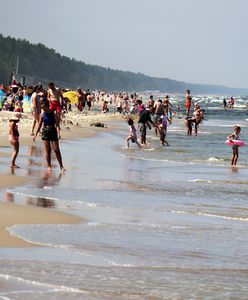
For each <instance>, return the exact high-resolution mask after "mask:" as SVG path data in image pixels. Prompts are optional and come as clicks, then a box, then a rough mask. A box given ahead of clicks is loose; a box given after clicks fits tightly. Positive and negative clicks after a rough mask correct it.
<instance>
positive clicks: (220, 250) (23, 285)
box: [0, 95, 248, 300]
mask: <svg viewBox="0 0 248 300" xmlns="http://www.w3.org/2000/svg"><path fill="white" fill-rule="evenodd" d="M223 98H224V96H206V95H199V96H197V97H194V101H195V102H197V103H198V104H199V105H200V106H201V108H202V109H204V111H205V117H204V121H203V122H202V124H200V126H199V130H198V135H197V136H195V135H194V131H193V135H192V136H187V135H186V128H185V124H184V118H185V111H184V104H183V100H180V99H179V98H177V95H175V96H171V102H172V104H173V111H174V113H173V121H172V124H171V125H169V126H168V131H167V137H166V138H167V140H168V142H169V144H170V146H168V147H163V146H161V145H160V142H159V138H158V137H156V136H155V134H154V130H153V129H152V130H149V131H148V137H147V140H148V145H147V146H146V147H143V148H142V149H141V150H139V148H138V147H137V145H135V144H131V145H130V148H129V149H126V147H125V139H126V137H127V135H128V125H127V123H126V121H125V119H123V121H115V122H116V125H118V126H116V129H115V130H107V129H103V131H102V132H101V131H100V132H98V134H97V135H96V136H93V137H87V138H83V139H77V140H61V142H60V146H61V151H62V156H63V160H64V165H65V166H66V169H67V171H66V172H65V173H64V174H61V173H60V172H59V169H58V167H57V163H56V161H55V159H54V160H53V163H54V171H53V172H52V173H51V174H47V173H46V172H45V167H44V164H43V162H44V157H43V154H42V153H43V148H42V145H41V144H39V143H37V144H35V145H32V146H31V147H24V146H23V147H21V153H20V155H19V156H18V160H19V161H20V160H21V161H22V168H21V169H18V170H16V171H15V175H19V176H26V177H27V178H30V180H29V183H28V184H26V185H25V186H18V187H15V188H11V189H10V188H9V189H4V190H2V191H1V199H3V200H2V201H13V202H15V203H17V204H20V205H37V206H44V207H47V209H54V208H55V209H57V210H59V211H62V212H65V213H70V214H74V215H77V216H81V217H82V218H83V219H85V220H86V221H85V222H82V223H80V224H73V225H63V224H61V225H39V224H36V225H14V226H12V227H10V228H8V230H9V232H10V233H11V234H12V235H15V236H18V237H21V238H22V239H24V240H26V241H31V242H32V243H34V247H32V248H0V299H1V300H14V299H18V300H22V299H23V300H24V299H25V300H26V299H32V300H35V299H43V300H48V299H49V300H51V299H56V300H67V299H68V300H69V299H73V300H74V299H75V300H78V299H89V300H102V299H103V300H104V299H117V300H119V299H120V300H125V299H132V300H142V299H144V300H160V299H161V300H162V299H248V147H247V146H244V147H240V148H239V159H238V163H237V166H236V167H231V165H230V160H231V155H232V148H231V147H228V146H227V145H226V144H225V141H226V137H227V135H229V134H230V133H232V132H233V127H234V126H235V125H237V124H238V125H240V126H241V133H240V138H241V139H242V140H243V141H244V142H245V143H246V144H247V145H248V108H247V106H246V103H247V98H246V97H244V96H243V97H242V96H239V97H236V98H235V107H234V109H226V110H224V109H223V107H222V100H223ZM178 103H179V104H180V106H181V108H180V109H178V108H176V104H178ZM136 127H137V123H136ZM0 151H3V152H4V151H5V152H6V149H0ZM8 160H9V158H8V157H6V158H5V157H1V161H0V163H1V166H3V169H4V168H5V169H6V170H7V167H8Z"/></svg>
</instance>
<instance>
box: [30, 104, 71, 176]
mask: <svg viewBox="0 0 248 300" xmlns="http://www.w3.org/2000/svg"><path fill="white" fill-rule="evenodd" d="M40 104H41V109H42V113H41V115H40V120H39V126H38V129H37V131H36V133H35V135H34V137H33V140H34V141H35V138H36V137H37V135H38V133H39V132H40V129H41V127H42V125H43V127H42V131H41V139H42V141H43V144H44V147H45V152H46V161H47V165H48V171H51V170H52V164H51V149H53V151H54V153H55V155H56V158H57V160H58V163H59V166H60V170H61V171H65V168H64V166H63V162H62V156H61V152H60V149H59V139H60V127H59V117H58V115H57V114H56V112H55V111H53V110H50V109H49V101H48V100H44V99H42V100H41V103H40Z"/></svg>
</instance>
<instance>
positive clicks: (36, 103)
mask: <svg viewBox="0 0 248 300" xmlns="http://www.w3.org/2000/svg"><path fill="white" fill-rule="evenodd" d="M40 92H42V84H38V85H36V86H35V87H34V89H33V93H32V96H31V101H30V102H31V113H32V115H33V123H32V129H31V135H34V130H35V126H36V125H38V124H39V120H40V113H41V108H40V95H39V94H40Z"/></svg>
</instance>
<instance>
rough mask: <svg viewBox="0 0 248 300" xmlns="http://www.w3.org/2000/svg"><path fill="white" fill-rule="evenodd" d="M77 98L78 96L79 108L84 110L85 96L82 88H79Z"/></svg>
mask: <svg viewBox="0 0 248 300" xmlns="http://www.w3.org/2000/svg"><path fill="white" fill-rule="evenodd" d="M77 98H78V103H77V109H78V111H83V109H84V107H85V97H84V94H83V91H82V89H81V88H78V89H77Z"/></svg>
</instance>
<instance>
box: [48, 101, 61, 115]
mask: <svg viewBox="0 0 248 300" xmlns="http://www.w3.org/2000/svg"><path fill="white" fill-rule="evenodd" d="M50 109H51V110H53V111H56V112H57V113H59V112H60V111H61V108H60V102H59V101H50Z"/></svg>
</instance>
